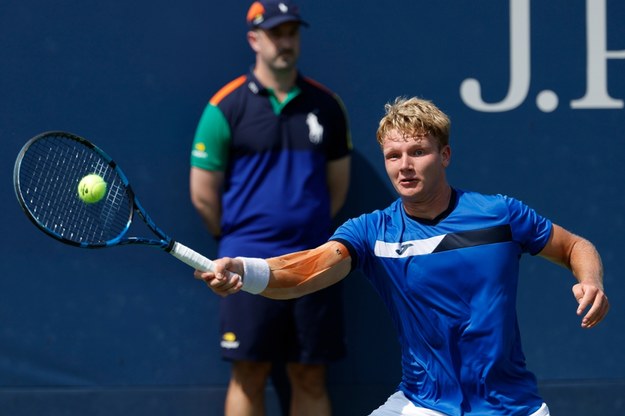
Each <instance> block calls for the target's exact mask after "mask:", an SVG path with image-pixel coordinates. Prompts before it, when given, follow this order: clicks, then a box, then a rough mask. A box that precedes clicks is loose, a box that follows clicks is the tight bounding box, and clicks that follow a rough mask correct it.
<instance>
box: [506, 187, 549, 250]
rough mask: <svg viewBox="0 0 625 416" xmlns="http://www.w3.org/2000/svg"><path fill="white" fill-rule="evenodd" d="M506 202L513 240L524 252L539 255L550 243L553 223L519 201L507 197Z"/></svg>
mask: <svg viewBox="0 0 625 416" xmlns="http://www.w3.org/2000/svg"><path fill="white" fill-rule="evenodd" d="M505 200H506V203H507V205H508V211H509V213H510V227H511V229H512V238H513V239H514V240H515V241H518V242H519V243H520V244H521V247H522V248H523V251H524V252H527V253H530V254H531V255H532V256H533V255H536V254H538V253H539V252H540V251H541V250H542V249H543V248H545V245H546V244H547V241H549V237H550V236H551V230H552V227H553V223H552V222H551V221H550V220H549V219H547V218H545V217H543V216H541V215H539V214H538V213H537V212H536V211H534V210H533V209H532V208H530V207H528V206H527V205H525V204H524V203H523V202H521V201H519V200H517V199H514V198H510V197H505Z"/></svg>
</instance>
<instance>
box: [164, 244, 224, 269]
mask: <svg viewBox="0 0 625 416" xmlns="http://www.w3.org/2000/svg"><path fill="white" fill-rule="evenodd" d="M169 253H170V254H171V255H172V256H174V257H175V258H177V259H178V260H180V261H182V262H183V263H186V264H188V265H189V266H191V267H193V268H194V269H196V270H201V271H203V272H212V271H213V267H214V266H213V262H212V261H210V260H209V259H207V258H206V257H204V256H203V255H201V254H200V253H198V252H197V251H195V250H192V249H190V248H189V247H187V246H185V245H183V244H180V243H178V242H174V245H173V246H172V248H171V250H170V251H169Z"/></svg>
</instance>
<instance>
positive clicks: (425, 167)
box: [382, 130, 451, 204]
mask: <svg viewBox="0 0 625 416" xmlns="http://www.w3.org/2000/svg"><path fill="white" fill-rule="evenodd" d="M382 153H383V155H384V165H385V167H386V173H387V174H388V177H389V179H390V180H391V183H392V184H393V187H394V188H395V190H396V191H397V193H398V194H399V196H400V197H401V198H402V200H404V201H405V202H410V203H417V204H418V203H427V202H428V201H431V200H432V199H433V198H435V197H436V196H437V195H438V193H439V192H441V191H443V190H445V189H447V187H448V185H447V179H446V176H445V169H446V168H447V166H448V165H449V161H450V156H451V149H450V147H449V146H445V147H443V148H442V149H439V148H438V143H437V141H436V139H434V138H433V137H432V136H431V135H429V134H427V135H424V136H416V137H408V138H404V137H402V135H401V134H400V133H399V132H398V131H396V130H392V131H391V132H389V134H387V136H386V137H385V138H384V142H383V145H382Z"/></svg>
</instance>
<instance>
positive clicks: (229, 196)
mask: <svg viewBox="0 0 625 416" xmlns="http://www.w3.org/2000/svg"><path fill="white" fill-rule="evenodd" d="M247 24H248V28H249V31H248V32H247V40H248V43H249V45H250V47H251V48H252V50H253V51H254V53H255V55H256V60H255V64H254V66H253V68H252V69H251V71H250V72H249V73H248V74H246V75H242V76H239V77H238V78H236V79H234V80H233V81H231V82H230V83H228V84H227V85H225V86H224V87H223V88H222V89H220V90H219V91H218V92H217V93H216V94H215V95H214V96H213V97H212V98H211V99H210V102H209V104H208V105H207V106H206V108H205V110H204V113H203V114H202V117H201V119H200V121H199V124H198V127H197V131H196V135H195V138H194V142H193V150H192V155H191V173H190V185H191V199H192V202H193V204H194V206H195V207H196V209H197V210H198V212H199V213H200V215H201V217H202V218H203V220H204V222H205V223H206V226H207V227H208V230H209V232H210V233H211V234H212V235H213V236H214V237H215V238H217V239H219V256H220V257H224V256H234V255H246V256H253V257H268V256H274V255H276V254H281V253H288V252H293V251H298V250H304V249H308V248H312V247H316V246H318V245H320V244H322V243H324V242H325V241H326V240H327V239H328V237H329V236H330V234H331V231H332V230H331V220H332V217H333V216H334V215H335V214H336V213H337V212H338V211H339V210H340V208H341V207H342V206H343V204H344V202H345V198H346V195H347V191H348V186H349V175H350V152H351V138H350V132H349V127H348V121H347V116H346V112H345V110H344V108H343V105H342V103H341V100H340V99H339V97H338V96H337V95H336V94H334V93H333V92H332V91H330V90H328V89H327V88H326V87H324V86H322V85H320V84H319V83H317V82H315V81H313V80H311V79H309V78H307V77H304V76H303V75H302V74H300V72H299V71H298V69H297V61H298V58H299V54H300V28H301V27H302V26H307V23H306V22H304V21H303V20H302V18H301V17H300V13H299V10H298V7H297V6H296V5H295V4H293V3H291V2H289V1H273V0H263V1H256V2H254V3H253V4H252V5H251V7H250V8H249V11H248V14H247ZM221 302H222V303H221V306H220V331H221V347H222V356H223V358H224V359H226V360H229V361H231V362H232V372H231V379H230V382H229V385H228V392H227V395H226V402H225V414H226V415H227V416H245V415H262V414H264V412H265V410H264V408H265V386H266V382H267V379H268V377H269V375H270V374H271V369H272V365H273V364H274V363H277V362H286V363H287V365H286V368H287V374H288V378H289V381H290V387H291V402H290V413H291V415H297V416H305V415H314V416H324V415H330V414H331V404H330V399H329V396H328V392H327V389H326V365H327V363H329V362H331V361H333V360H337V359H339V358H342V357H343V356H344V355H345V341H344V328H343V325H344V323H343V305H342V290H341V287H340V285H339V286H334V287H331V288H328V289H326V290H323V291H321V292H318V293H315V294H312V295H310V296H306V297H303V298H301V299H295V300H272V299H266V298H263V297H260V296H252V295H250V294H248V293H240V294H237V295H236V296H230V297H227V298H224V299H223V300H222V301H221ZM241 316H245V319H240V317H241Z"/></svg>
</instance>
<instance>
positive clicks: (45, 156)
mask: <svg viewBox="0 0 625 416" xmlns="http://www.w3.org/2000/svg"><path fill="white" fill-rule="evenodd" d="M92 173H95V174H97V175H100V176H101V177H102V178H103V179H104V180H105V181H106V183H107V191H106V194H105V196H104V198H102V200H100V201H98V202H96V203H85V202H83V201H82V200H81V199H80V198H79V197H78V183H79V182H80V180H81V179H82V178H83V177H84V176H86V175H88V174H92ZM18 180H19V192H20V193H21V197H22V200H23V203H24V205H25V207H26V208H27V209H28V210H29V211H30V212H31V214H32V215H33V217H34V219H35V220H36V221H37V222H39V223H40V224H41V225H43V226H44V227H45V228H46V229H48V230H49V231H51V232H52V233H55V234H57V235H59V236H61V237H62V238H64V239H67V240H70V241H73V242H75V243H79V244H98V245H101V244H106V242H108V241H110V240H112V239H114V238H116V237H118V236H119V235H120V234H122V233H124V232H125V230H126V229H127V228H128V225H129V221H130V213H131V211H132V206H131V201H130V199H129V197H128V195H127V192H126V187H125V186H124V182H123V181H122V180H121V179H120V178H119V176H118V174H117V172H116V170H115V169H114V168H113V167H111V166H110V165H109V161H108V160H107V159H105V158H104V157H103V156H102V155H100V154H99V153H97V151H95V150H94V149H92V148H91V147H89V146H87V145H85V144H84V143H82V142H80V141H78V140H75V139H73V138H72V137H71V136H65V135H57V136H46V137H43V138H41V139H39V140H35V141H34V142H33V143H31V145H30V146H29V147H28V148H27V150H26V151H25V153H24V155H23V157H22V160H21V162H20V166H19V174H18Z"/></svg>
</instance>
